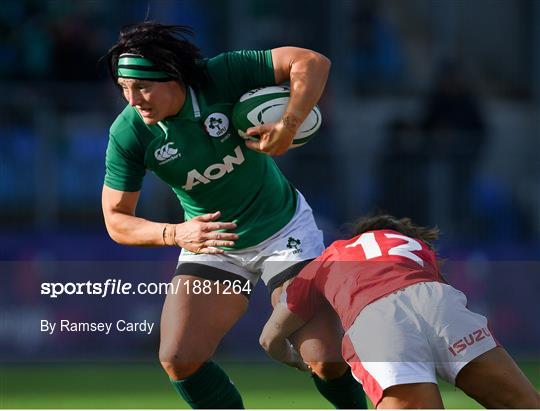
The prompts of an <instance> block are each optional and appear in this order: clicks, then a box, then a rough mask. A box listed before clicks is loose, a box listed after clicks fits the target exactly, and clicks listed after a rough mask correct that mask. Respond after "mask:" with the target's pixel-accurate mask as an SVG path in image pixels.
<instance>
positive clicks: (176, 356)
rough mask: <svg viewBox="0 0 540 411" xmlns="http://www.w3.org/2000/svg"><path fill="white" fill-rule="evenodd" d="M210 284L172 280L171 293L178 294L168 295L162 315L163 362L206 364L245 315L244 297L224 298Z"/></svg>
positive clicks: (186, 278) (190, 278)
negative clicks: (226, 335)
mask: <svg viewBox="0 0 540 411" xmlns="http://www.w3.org/2000/svg"><path fill="white" fill-rule="evenodd" d="M199 282H200V283H199ZM213 283H214V282H213V281H210V280H206V282H205V280H204V279H201V278H198V277H194V276H189V275H177V276H175V277H174V278H173V281H172V284H173V289H174V290H175V291H176V290H177V291H176V292H171V293H168V294H167V297H166V298H165V303H164V305H163V311H162V314H161V341H160V360H161V361H162V362H175V363H181V362H192V363H195V362H204V361H206V360H208V359H209V358H210V357H211V356H212V355H213V354H214V351H215V349H216V347H217V346H218V344H219V342H220V341H221V339H222V338H223V336H224V335H225V334H226V333H227V332H228V331H229V330H230V329H231V327H232V326H233V325H234V324H235V323H236V322H237V321H238V319H239V318H240V317H241V316H242V315H243V314H244V313H245V311H246V309H247V306H248V299H247V298H246V296H245V295H242V294H225V293H223V292H222V291H223V289H222V288H218V287H217V286H215V285H214V284H213ZM199 285H200V287H199ZM204 285H206V288H205V286H204Z"/></svg>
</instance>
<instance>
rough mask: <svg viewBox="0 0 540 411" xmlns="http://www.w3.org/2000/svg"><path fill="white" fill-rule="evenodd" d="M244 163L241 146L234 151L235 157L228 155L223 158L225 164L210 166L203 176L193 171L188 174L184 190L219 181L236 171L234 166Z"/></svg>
mask: <svg viewBox="0 0 540 411" xmlns="http://www.w3.org/2000/svg"><path fill="white" fill-rule="evenodd" d="M243 162H244V153H242V149H241V148H240V146H236V148H235V149H234V156H231V155H227V156H225V157H224V158H223V163H216V164H212V165H210V166H208V168H207V169H206V170H204V172H203V173H202V174H201V173H199V172H198V171H197V170H195V169H193V170H191V171H190V172H189V173H188V174H187V179H186V184H184V185H183V186H182V188H183V189H184V190H186V191H189V190H191V189H192V188H193V187H195V186H196V185H197V184H200V183H203V184H208V183H210V182H211V181H214V180H218V179H220V178H221V177H223V176H224V175H225V174H227V173H230V172H232V171H233V170H234V164H237V165H240V164H242V163H243Z"/></svg>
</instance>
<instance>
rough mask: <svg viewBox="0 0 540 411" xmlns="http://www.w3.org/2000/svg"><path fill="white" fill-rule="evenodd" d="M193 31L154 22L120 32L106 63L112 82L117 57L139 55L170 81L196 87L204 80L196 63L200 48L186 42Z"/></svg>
mask: <svg viewBox="0 0 540 411" xmlns="http://www.w3.org/2000/svg"><path fill="white" fill-rule="evenodd" d="M192 36H193V30H192V28H191V27H189V26H184V25H165V24H160V23H156V22H154V21H145V22H142V23H136V24H131V25H128V26H126V27H124V28H123V29H122V30H121V31H120V36H119V38H118V42H117V43H116V44H115V45H114V46H112V47H111V48H110V49H109V51H108V52H107V56H106V57H107V64H108V68H109V72H110V74H111V77H112V79H113V81H114V82H115V83H116V82H117V80H118V58H119V57H120V55H121V54H125V53H130V54H135V55H140V56H142V57H144V58H146V59H148V60H150V61H151V62H152V63H153V64H154V65H155V67H156V69H158V70H160V71H163V72H166V73H168V75H170V76H171V80H175V81H178V82H180V83H182V84H184V85H189V86H192V87H194V88H199V87H200V86H201V85H202V84H203V83H204V82H205V79H206V74H205V71H204V70H203V69H202V67H200V65H199V64H198V62H199V61H201V60H202V58H203V57H202V54H201V51H200V50H199V48H198V47H197V46H196V45H194V44H193V43H191V42H190V41H189V40H188V37H192Z"/></svg>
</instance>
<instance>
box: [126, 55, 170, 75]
mask: <svg viewBox="0 0 540 411" xmlns="http://www.w3.org/2000/svg"><path fill="white" fill-rule="evenodd" d="M117 75H118V77H122V78H132V79H137V80H151V81H170V80H172V79H173V76H172V75H170V74H168V73H166V72H164V71H161V70H158V69H156V66H154V63H152V62H151V61H150V60H148V59H146V58H144V57H142V56H138V55H136V54H122V55H120V57H119V59H118V71H117Z"/></svg>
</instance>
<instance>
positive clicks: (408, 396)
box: [377, 383, 444, 409]
mask: <svg viewBox="0 0 540 411" xmlns="http://www.w3.org/2000/svg"><path fill="white" fill-rule="evenodd" d="M411 408H412V409H419V408H431V409H433V408H437V409H441V408H444V406H443V402H442V398H441V393H440V391H439V387H438V386H437V384H433V383H416V384H400V385H394V386H392V387H389V388H387V389H386V390H384V392H383V397H382V399H381V401H380V402H379V404H378V405H377V409H411Z"/></svg>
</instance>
